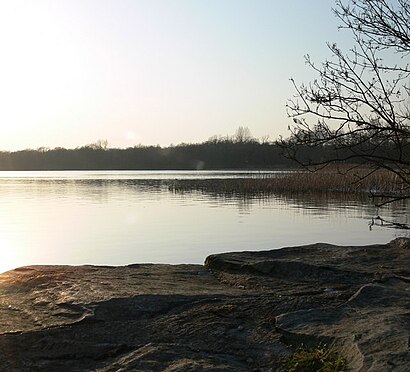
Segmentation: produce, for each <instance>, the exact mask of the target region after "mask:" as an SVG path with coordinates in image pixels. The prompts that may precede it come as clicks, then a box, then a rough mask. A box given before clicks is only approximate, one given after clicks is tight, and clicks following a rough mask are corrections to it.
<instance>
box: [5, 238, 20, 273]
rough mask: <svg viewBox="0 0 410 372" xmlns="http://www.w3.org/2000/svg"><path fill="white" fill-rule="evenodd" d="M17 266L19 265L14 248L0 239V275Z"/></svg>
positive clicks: (8, 242) (6, 241)
mask: <svg viewBox="0 0 410 372" xmlns="http://www.w3.org/2000/svg"><path fill="white" fill-rule="evenodd" d="M18 266H21V265H20V264H19V259H18V254H17V252H16V249H15V247H14V246H13V244H12V243H11V242H10V241H8V240H6V239H3V238H1V237H0V273H3V272H4V271H8V270H12V269H15V268H16V267H18Z"/></svg>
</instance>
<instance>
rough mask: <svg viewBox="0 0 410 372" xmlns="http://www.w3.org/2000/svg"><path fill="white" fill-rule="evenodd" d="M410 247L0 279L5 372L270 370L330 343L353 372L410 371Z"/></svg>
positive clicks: (28, 270) (408, 243) (245, 255)
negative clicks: (304, 347)
mask: <svg viewBox="0 0 410 372" xmlns="http://www.w3.org/2000/svg"><path fill="white" fill-rule="evenodd" d="M409 268H410V240H408V239H396V240H394V241H392V242H391V243H389V244H386V245H372V246H367V247H338V246H332V245H328V244H315V245H309V246H305V247H291V248H284V249H280V250H272V251H266V252H235V253H226V254H220V255H213V256H210V257H208V258H207V259H206V263H205V266H201V265H149V264H143V265H130V266H124V267H101V266H78V267H74V266H30V267H23V268H19V269H16V270H13V271H9V272H6V273H3V274H0V319H1V322H0V363H1V365H2V368H3V369H4V370H8V371H13V370H15V371H25V370H27V371H28V370H30V371H31V370H41V371H48V370H50V371H57V370H67V371H71V370H72V371H88V370H97V371H118V370H122V371H138V370H140V371H166V370H168V371H177V370H178V371H179V370H192V371H194V370H210V371H249V370H250V371H253V370H255V371H257V370H259V371H268V370H273V371H274V370H277V369H279V368H280V365H281V362H282V360H283V359H284V358H286V357H287V355H289V353H290V352H291V351H292V350H294V348H295V347H297V346H299V345H300V344H301V343H304V344H315V343H317V342H320V341H324V342H334V343H335V346H336V347H337V348H338V349H339V351H340V352H341V353H342V355H344V356H345V357H346V359H347V361H348V363H349V368H351V370H356V371H360V370H363V371H367V370H374V371H390V370H391V371H405V370H406V371H407V370H408V369H406V368H407V366H408V365H410V363H409V335H410V319H409V314H410V309H409V306H410V305H409V303H410V299H409V286H410V284H409V282H410V279H409V278H410V271H409Z"/></svg>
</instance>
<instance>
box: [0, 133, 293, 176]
mask: <svg viewBox="0 0 410 372" xmlns="http://www.w3.org/2000/svg"><path fill="white" fill-rule="evenodd" d="M291 164H293V163H292V162H291V161H290V160H288V159H286V158H284V157H283V156H282V155H281V149H280V148H279V147H278V146H277V145H275V144H273V143H261V142H259V141H256V140H246V141H233V140H231V139H217V138H213V139H211V140H208V141H207V142H204V143H200V144H181V145H177V146H170V147H160V146H141V145H139V146H135V147H130V148H126V149H118V148H108V147H107V146H106V143H105V141H98V142H96V143H94V144H90V145H86V146H83V147H79V148H76V149H65V148H54V149H47V148H39V149H37V150H22V151H15V152H5V151H3V152H0V170H168V169H176V170H183V169H186V170H193V169H203V170H207V169H209V170H212V169H274V168H283V167H288V166H290V165H291Z"/></svg>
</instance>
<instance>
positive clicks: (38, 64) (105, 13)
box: [0, 0, 348, 150]
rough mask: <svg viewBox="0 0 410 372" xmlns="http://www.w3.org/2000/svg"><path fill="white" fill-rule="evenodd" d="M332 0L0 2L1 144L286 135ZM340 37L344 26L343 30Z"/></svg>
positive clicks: (320, 52)
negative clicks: (289, 111)
mask: <svg viewBox="0 0 410 372" xmlns="http://www.w3.org/2000/svg"><path fill="white" fill-rule="evenodd" d="M333 5H334V1H332V0H310V1H302V0H286V1H285V0H280V1H279V0H35V1H34V0H31V1H30V0H0V47H1V52H0V53H1V54H0V57H1V58H0V102H1V103H0V125H1V135H0V150H17V149H25V148H34V149H35V148H38V147H41V146H46V147H50V148H54V147H58V146H61V147H66V148H73V147H77V146H81V145H85V144H88V143H91V142H94V141H96V140H98V139H106V140H107V141H108V142H109V146H110V147H128V146H134V145H136V144H139V143H141V144H146V145H150V144H152V145H155V144H159V145H161V146H167V145H169V144H171V143H173V144H178V143H181V142H202V141H205V140H207V139H208V138H209V137H211V136H212V135H215V134H220V135H227V134H233V133H234V132H235V130H236V128H238V127H239V126H247V127H249V129H250V130H251V132H252V134H253V135H254V136H255V137H261V136H264V135H269V136H270V138H271V139H275V138H277V136H278V135H279V134H282V135H285V136H286V135H287V129H286V128H287V125H288V123H289V119H288V118H287V116H286V110H285V104H286V100H287V99H288V98H290V97H291V96H292V94H293V90H292V86H291V83H290V81H289V78H291V77H294V78H295V79H296V80H297V81H299V82H302V81H305V82H307V81H309V80H310V79H312V74H311V72H310V70H309V69H308V68H307V66H306V65H305V63H304V59H303V56H304V55H305V54H307V53H309V54H310V55H311V57H312V58H313V59H314V60H316V61H318V62H320V61H322V60H324V59H325V57H326V56H329V53H328V51H327V48H326V42H327V41H331V42H333V41H338V40H343V37H344V36H343V35H341V34H342V32H341V31H338V30H337V25H338V24H339V22H338V20H337V19H336V18H335V16H334V15H333V14H332V12H331V7H332V6H333ZM347 36H348V35H347Z"/></svg>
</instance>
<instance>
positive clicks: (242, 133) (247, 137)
mask: <svg viewBox="0 0 410 372" xmlns="http://www.w3.org/2000/svg"><path fill="white" fill-rule="evenodd" d="M253 140H254V138H253V136H252V133H251V131H250V129H249V128H248V127H242V126H240V127H238V129H237V130H236V132H235V134H234V136H233V141H234V142H237V143H245V142H252V141H253Z"/></svg>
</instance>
